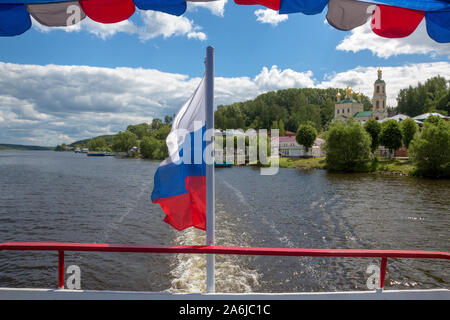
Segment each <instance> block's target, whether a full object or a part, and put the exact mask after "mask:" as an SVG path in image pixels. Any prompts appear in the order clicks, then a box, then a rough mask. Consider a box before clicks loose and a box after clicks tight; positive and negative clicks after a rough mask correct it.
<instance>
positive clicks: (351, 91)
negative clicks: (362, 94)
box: [345, 86, 353, 99]
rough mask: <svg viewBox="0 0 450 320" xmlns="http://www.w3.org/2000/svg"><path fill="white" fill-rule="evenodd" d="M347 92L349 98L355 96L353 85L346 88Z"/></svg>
mask: <svg viewBox="0 0 450 320" xmlns="http://www.w3.org/2000/svg"><path fill="white" fill-rule="evenodd" d="M345 94H346V96H347V98H349V99H351V98H352V97H353V90H352V87H350V86H348V87H347V89H345Z"/></svg>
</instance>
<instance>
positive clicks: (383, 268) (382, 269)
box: [380, 258, 387, 289]
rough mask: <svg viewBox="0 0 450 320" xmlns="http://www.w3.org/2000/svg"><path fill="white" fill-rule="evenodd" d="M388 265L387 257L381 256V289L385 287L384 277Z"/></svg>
mask: <svg viewBox="0 0 450 320" xmlns="http://www.w3.org/2000/svg"><path fill="white" fill-rule="evenodd" d="M386 265H387V258H381V268H380V289H383V288H384V279H385V278H386Z"/></svg>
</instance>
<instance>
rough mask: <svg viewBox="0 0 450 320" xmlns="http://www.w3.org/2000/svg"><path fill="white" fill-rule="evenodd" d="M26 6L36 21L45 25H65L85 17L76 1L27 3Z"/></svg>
mask: <svg viewBox="0 0 450 320" xmlns="http://www.w3.org/2000/svg"><path fill="white" fill-rule="evenodd" d="M26 8H27V11H28V12H29V13H30V15H31V16H32V17H33V18H34V19H35V20H36V21H37V22H39V23H40V24H42V25H44V26H47V27H66V26H69V25H73V24H76V23H78V22H79V21H80V20H83V19H84V18H86V14H85V13H84V11H83V10H82V9H81V6H80V4H79V2H78V1H68V2H55V3H45V4H27V5H26ZM71 17H72V19H71Z"/></svg>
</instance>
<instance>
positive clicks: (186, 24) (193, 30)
mask: <svg viewBox="0 0 450 320" xmlns="http://www.w3.org/2000/svg"><path fill="white" fill-rule="evenodd" d="M137 15H138V16H139V17H140V20H139V21H138V22H139V24H135V23H133V22H132V21H131V20H124V21H121V22H118V23H112V24H103V23H98V22H95V21H93V20H91V19H90V18H89V17H86V18H85V19H84V20H82V21H81V22H79V23H78V24H76V25H73V26H69V27H46V26H43V25H41V24H40V23H39V22H37V21H36V20H34V19H32V22H33V26H34V27H35V28H36V29H37V30H39V31H41V32H45V33H48V32H51V31H53V30H63V31H66V32H80V31H86V32H88V33H90V34H93V35H95V36H97V37H99V38H101V39H103V40H105V39H107V38H110V37H112V36H114V35H115V34H117V33H120V32H123V33H128V34H137V35H138V36H139V39H141V40H142V41H147V40H150V39H154V38H157V37H163V38H169V37H173V36H185V37H187V38H188V39H198V40H201V41H203V40H206V34H205V33H203V32H200V31H199V30H200V29H201V27H199V26H196V25H195V24H194V22H193V21H192V20H189V19H187V18H186V17H183V16H181V17H177V16H173V15H170V14H167V13H164V12H159V11H152V10H142V11H139V12H138V14H137Z"/></svg>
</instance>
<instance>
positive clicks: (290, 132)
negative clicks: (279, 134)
mask: <svg viewBox="0 0 450 320" xmlns="http://www.w3.org/2000/svg"><path fill="white" fill-rule="evenodd" d="M284 135H285V136H287V137H292V136H294V137H295V132H292V131H287V130H285V131H284Z"/></svg>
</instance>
